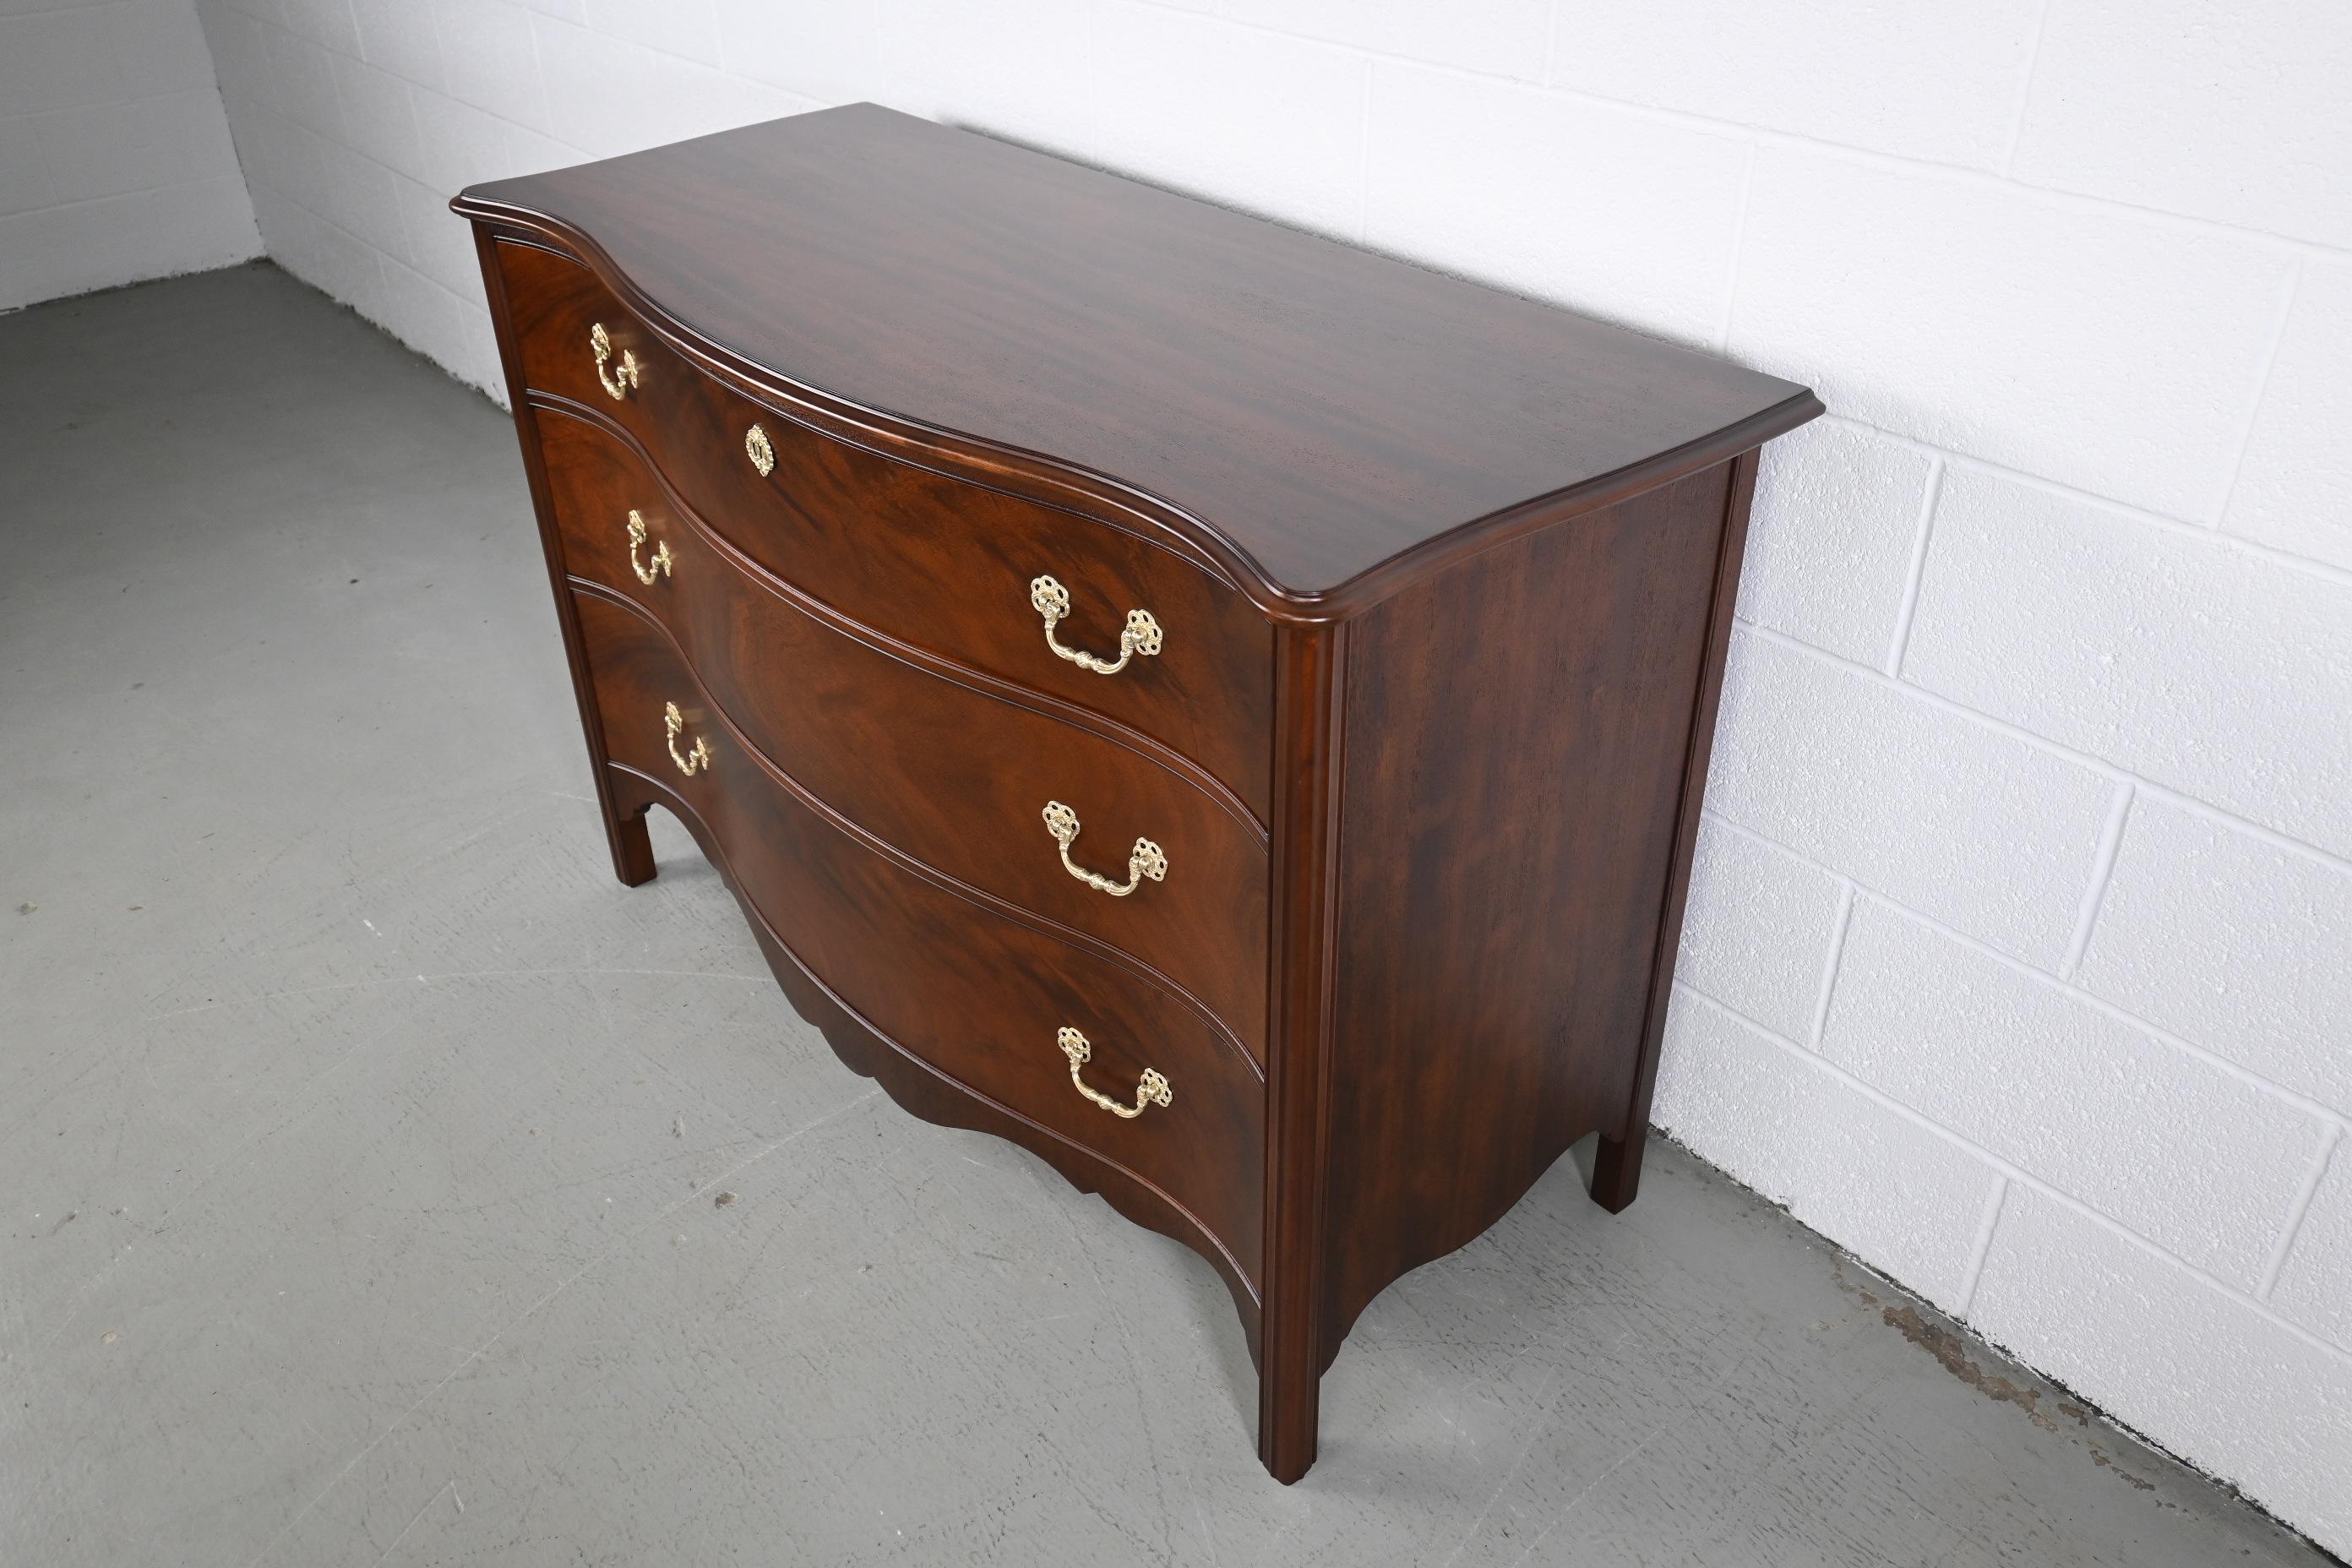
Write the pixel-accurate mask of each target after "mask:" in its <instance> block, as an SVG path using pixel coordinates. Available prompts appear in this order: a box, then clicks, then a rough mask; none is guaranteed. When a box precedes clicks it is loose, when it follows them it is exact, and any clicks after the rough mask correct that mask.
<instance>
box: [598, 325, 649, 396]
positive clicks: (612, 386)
mask: <svg viewBox="0 0 2352 1568" xmlns="http://www.w3.org/2000/svg"><path fill="white" fill-rule="evenodd" d="M588 346H589V347H590V348H591V349H593V350H594V351H595V353H596V379H597V380H598V381H600V382H602V383H604V390H605V392H606V393H608V394H610V395H611V396H612V397H613V399H614V401H615V402H618V401H619V400H620V399H622V398H624V397H626V396H628V395H629V394H630V393H631V392H632V391H634V390H635V387H636V384H637V376H638V371H637V356H636V355H635V354H634V353H630V352H629V351H628V350H627V349H623V350H622V351H621V360H620V363H618V364H615V363H613V335H612V334H611V333H610V332H607V331H605V330H604V322H602V321H598V322H597V323H596V324H595V325H593V326H592V327H590V328H589V329H588Z"/></svg>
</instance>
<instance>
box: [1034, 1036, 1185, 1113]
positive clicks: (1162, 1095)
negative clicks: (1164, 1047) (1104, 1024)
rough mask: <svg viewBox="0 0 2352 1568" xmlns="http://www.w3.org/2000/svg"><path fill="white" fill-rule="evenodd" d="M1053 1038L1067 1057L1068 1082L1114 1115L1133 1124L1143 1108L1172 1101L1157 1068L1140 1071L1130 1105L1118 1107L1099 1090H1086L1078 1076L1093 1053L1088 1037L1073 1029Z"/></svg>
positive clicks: (1166, 1081)
mask: <svg viewBox="0 0 2352 1568" xmlns="http://www.w3.org/2000/svg"><path fill="white" fill-rule="evenodd" d="M1055 1040H1056V1041H1058V1042H1059V1043H1060V1045H1061V1047H1062V1054H1063V1055H1064V1056H1066V1057H1067V1058H1070V1081H1071V1082H1072V1083H1074V1084H1076V1085H1077V1086H1078V1092H1079V1093H1080V1094H1083V1095H1085V1096H1086V1097H1087V1099H1088V1100H1093V1101H1094V1102H1095V1103H1096V1104H1097V1105H1099V1106H1101V1107H1102V1108H1103V1109H1104V1110H1108V1111H1109V1112H1110V1113H1111V1114H1112V1115H1113V1116H1117V1117H1122V1118H1124V1119H1125V1120H1127V1121H1134V1120H1135V1119H1136V1118H1137V1117H1139V1116H1140V1115H1142V1114H1143V1109H1144V1107H1145V1106H1148V1105H1169V1104H1172V1103H1173V1102H1174V1100H1175V1099H1176V1091H1175V1090H1173V1089H1170V1088H1169V1087H1168V1080H1167V1079H1164V1078H1162V1077H1160V1072H1159V1069H1158V1068H1144V1069H1143V1078H1142V1079H1141V1080H1140V1081H1139V1082H1138V1083H1137V1084H1136V1086H1135V1103H1134V1104H1133V1105H1121V1104H1120V1103H1119V1102H1118V1100H1113V1099H1112V1098H1111V1097H1110V1096H1109V1095H1107V1094H1105V1093H1103V1092H1102V1091H1101V1090H1100V1089H1090V1088H1088V1087H1087V1080H1086V1079H1083V1078H1080V1077H1079V1076H1078V1069H1079V1068H1082V1067H1084V1066H1086V1065H1087V1058H1089V1057H1092V1056H1093V1055H1094V1054H1095V1048H1094V1047H1092V1046H1090V1045H1088V1044H1087V1037H1085V1036H1084V1035H1081V1034H1080V1033H1078V1032H1077V1031H1076V1029H1064V1030H1063V1031H1062V1032H1061V1033H1060V1034H1059V1035H1056V1036H1055Z"/></svg>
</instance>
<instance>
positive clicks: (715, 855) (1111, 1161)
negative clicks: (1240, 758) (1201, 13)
mask: <svg viewBox="0 0 2352 1568" xmlns="http://www.w3.org/2000/svg"><path fill="white" fill-rule="evenodd" d="M755 754H756V753H755ZM605 765H606V766H607V767H610V768H612V769H613V770H614V772H616V773H626V774H628V775H629V776H630V777H631V778H634V779H636V780H638V781H640V782H641V783H643V784H646V785H648V786H650V787H651V788H653V789H654V790H656V791H657V792H658V793H659V794H660V795H662V796H663V797H664V804H665V805H667V806H668V808H669V809H670V810H671V811H673V812H675V813H676V814H677V816H679V817H680V819H681V820H684V821H686V822H688V825H689V826H690V827H692V828H693V829H695V830H696V831H695V838H696V840H697V841H698V844H699V846H700V847H701V848H702V850H703V853H704V854H706V855H707V856H709V858H710V860H711V863H712V864H713V865H715V866H717V867H718V868H719V875H720V876H721V877H723V878H724V879H726V882H727V885H728V887H729V889H730V890H731V891H733V892H734V893H735V895H736V901H737V902H738V903H740V904H741V905H742V906H743V910H744V912H745V913H746V914H747V915H749V916H750V917H751V919H752V920H754V921H758V922H759V926H760V931H761V935H763V936H765V937H766V938H767V940H768V941H769V942H772V943H773V944H774V946H775V948H776V951H777V952H782V954H784V956H786V957H787V958H789V959H791V960H792V961H793V967H794V968H796V969H798V970H799V971H800V972H801V973H802V974H803V975H805V976H806V977H807V978H808V981H809V983H810V984H813V985H814V986H815V987H816V988H817V989H818V990H820V991H822V992H824V995H825V999H826V1000H827V1001H829V1002H831V1003H832V1004H833V1005H835V1006H836V1007H838V1008H840V1009H841V1010H842V1012H843V1013H845V1014H846V1015H847V1016H849V1017H850V1018H852V1019H854V1020H855V1021H856V1023H857V1025H858V1026H859V1027H861V1028H863V1029H865V1030H866V1032H868V1033H869V1034H871V1035H872V1036H873V1037H875V1038H876V1039H877V1040H880V1041H881V1042H882V1043H883V1044H884V1045H886V1046H887V1047H889V1048H890V1049H891V1050H892V1051H894V1052H896V1053H897V1054H898V1056H899V1057H901V1058H905V1059H906V1060H907V1061H908V1062H911V1063H913V1064H914V1065H915V1066H916V1067H918V1068H921V1069H922V1070H923V1071H925V1072H927V1073H929V1074H930V1075H931V1076H932V1077H933V1078H936V1079H939V1080H940V1082H942V1083H945V1084H948V1085H949V1086H950V1087H951V1088H953V1089H955V1090H956V1091H957V1092H958V1093H959V1094H963V1095H967V1096H969V1097H970V1098H971V1099H973V1100H978V1101H980V1102H981V1103H982V1104H983V1105H986V1106H989V1107H991V1108H992V1109H993V1110H998V1111H1000V1112H1002V1113H1003V1114H1004V1115H1005V1116H1008V1117H1010V1118H1012V1119H1013V1121H1018V1122H1019V1123H1021V1124H1022V1125H1023V1126H1024V1127H1031V1128H1034V1129H1035V1130H1036V1131H1039V1132H1041V1133H1043V1134H1044V1135H1045V1136H1046V1137H1048V1138H1050V1139H1052V1140H1053V1141H1054V1142H1056V1143H1059V1144H1061V1145H1063V1146H1064V1147H1066V1148H1069V1149H1072V1150H1075V1151H1076V1152H1079V1153H1081V1154H1084V1155H1086V1156H1087V1158H1088V1159H1091V1160H1097V1161H1099V1162H1101V1163H1103V1164H1105V1165H1108V1166H1109V1167H1110V1168H1111V1169H1113V1170H1115V1171H1117V1172H1118V1173H1120V1174H1122V1175H1124V1176H1126V1177H1127V1178H1128V1180H1129V1181H1131V1182H1133V1183H1134V1184H1136V1185H1138V1186H1139V1187H1141V1188H1143V1189H1144V1190H1146V1191H1147V1192H1150V1194H1153V1195H1154V1196H1155V1197H1157V1198H1159V1199H1160V1202H1162V1203H1164V1204H1166V1205H1168V1207H1169V1208H1170V1209H1171V1211H1173V1212H1174V1213H1176V1214H1178V1215H1182V1216H1183V1218H1184V1219H1185V1221H1186V1222H1187V1223H1188V1224H1190V1225H1191V1226H1192V1228H1193V1229H1194V1230H1196V1231H1198V1232H1199V1233H1200V1234H1201V1235H1202V1237H1206V1238H1207V1240H1208V1242H1209V1245H1210V1246H1212V1247H1215V1248H1216V1250H1217V1252H1218V1254H1219V1255H1220V1256H1222V1257H1223V1258H1224V1259H1225V1261H1226V1262H1227V1263H1229V1264H1231V1265H1232V1266H1233V1270H1234V1275H1235V1276H1236V1277H1238V1278H1239V1279H1240V1280H1241V1282H1242V1285H1243V1288H1244V1289H1246V1290H1247V1291H1248V1292H1249V1296H1250V1300H1251V1302H1252V1304H1253V1305H1255V1304H1256V1303H1257V1302H1258V1301H1259V1300H1261V1299H1262V1298H1261V1297H1260V1295H1259V1290H1258V1284H1257V1280H1256V1278H1255V1274H1254V1273H1253V1271H1252V1270H1250V1269H1248V1268H1244V1267H1243V1266H1242V1262H1241V1260H1240V1259H1239V1258H1235V1257H1234V1250H1233V1248H1232V1247H1229V1246H1227V1245H1226V1244H1225V1238H1224V1237H1222V1236H1220V1235H1218V1234H1217V1232H1216V1231H1215V1229H1214V1228H1213V1227H1212V1226H1210V1225H1209V1224H1208V1222H1207V1221H1205V1220H1203V1219H1202V1217H1201V1216H1200V1215H1198V1214H1197V1213H1195V1212H1194V1211H1193V1210H1192V1207H1191V1206H1190V1205H1187V1204H1185V1203H1184V1202H1183V1200H1182V1199H1181V1198H1179V1197H1177V1196H1176V1195H1175V1194H1173V1193H1171V1192H1170V1191H1168V1189H1167V1188H1165V1187H1163V1186H1161V1185H1160V1184H1159V1183H1157V1182H1155V1181H1153V1180H1152V1179H1151V1178H1150V1177H1149V1176H1146V1175H1145V1174H1143V1173H1141V1172H1140V1171H1138V1170H1136V1169H1135V1168H1134V1167H1133V1166H1132V1165H1129V1164H1128V1163H1126V1162H1125V1161H1123V1160H1119V1159H1117V1158H1115V1157H1114V1156H1112V1155H1110V1154H1108V1153H1107V1152H1104V1151H1103V1150H1100V1149H1097V1148H1096V1147H1095V1146H1094V1145H1093V1144H1091V1143H1083V1142H1079V1141H1078V1140H1077V1139H1075V1138H1073V1137H1071V1136H1070V1135H1069V1134H1067V1133H1066V1132H1062V1131H1056V1130H1055V1129H1054V1128H1051V1127H1048V1126H1046V1125H1045V1123H1044V1122H1042V1121H1037V1120H1035V1119H1034V1118H1033V1117H1030V1116H1026V1115H1024V1114H1023V1113H1022V1112H1021V1111H1019V1110H1014V1109H1013V1107H1012V1106H1009V1105H1007V1104H1005V1103H1004V1102H1003V1100H998V1099H996V1098H995V1097H994V1096H992V1095H989V1094H986V1093H983V1092H982V1091H981V1090H980V1089H974V1088H973V1087H972V1086H971V1085H970V1084H968V1083H966V1082H964V1081H963V1079H960V1078H958V1077H956V1076H955V1075H954V1074H953V1073H950V1072H949V1071H948V1070H947V1069H946V1068H942V1067H940V1065H939V1064H938V1063H936V1062H933V1061H931V1060H930V1059H929V1058H926V1057H924V1056H923V1055H922V1054H921V1053H920V1052H918V1051H912V1050H909V1049H908V1048H907V1047H905V1046H904V1045H901V1044H900V1043H899V1042H898V1039H897V1037H894V1036H892V1035H891V1034H890V1032H889V1031H888V1030H887V1029H885V1028H883V1027H882V1026H880V1025H878V1024H877V1023H876V1022H875V1021H874V1020H873V1019H871V1018H869V1017H867V1016H866V1015H865V1014H864V1013H862V1012H860V1011H858V1009H857V1007H856V1005H854V1004H852V1003H851V1002H850V1001H849V999H848V998H846V997H845V996H843V995H842V994H841V993H840V992H838V991H835V989H834V988H833V985H832V984H831V983H830V982H828V981H827V980H826V979H825V978H824V976H823V975H821V974H819V973H817V972H816V971H815V970H814V969H812V968H810V967H809V965H808V963H807V962H806V961H805V960H803V958H802V957H801V955H800V954H799V953H797V952H793V946H792V944H791V943H790V942H786V941H785V940H784V939H783V938H782V936H779V935H778V934H777V933H776V928H775V927H774V925H772V924H771V923H770V921H769V920H768V917H767V915H766V913H765V912H764V911H763V910H761V908H760V906H759V905H758V904H757V903H755V902H753V901H752V900H751V896H750V895H749V894H747V893H745V892H744V891H743V890H742V888H743V883H742V879H740V878H739V877H738V876H736V874H735V866H734V862H733V861H731V860H730V859H729V858H728V856H727V849H726V846H725V845H724V844H723V843H722V842H721V841H720V839H719V834H718V833H717V832H716V831H715V830H714V829H713V828H712V827H711V826H710V824H709V822H707V821H705V820H704V819H703V816H702V814H701V813H700V812H698V811H697V810H695V808H694V805H693V803H692V802H691V801H688V799H687V798H686V797H685V796H684V795H680V794H678V792H677V790H675V789H673V788H671V787H670V785H669V784H667V782H666V781H664V780H662V779H659V778H656V777H655V776H654V775H653V774H651V773H646V771H645V770H644V769H642V768H636V767H632V766H630V765H629V764H628V763H623V762H610V763H606V764H605ZM803 798H805V797H803ZM810 804H811V805H817V803H815V802H811V803H810ZM817 809H819V810H823V809H824V807H823V806H822V805H817ZM893 858H898V857H895V856H894V857H893ZM913 868H915V869H918V870H920V869H921V868H920V866H919V864H917V865H915V866H914V867H913ZM954 890H956V889H953V888H952V887H950V891H954Z"/></svg>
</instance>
